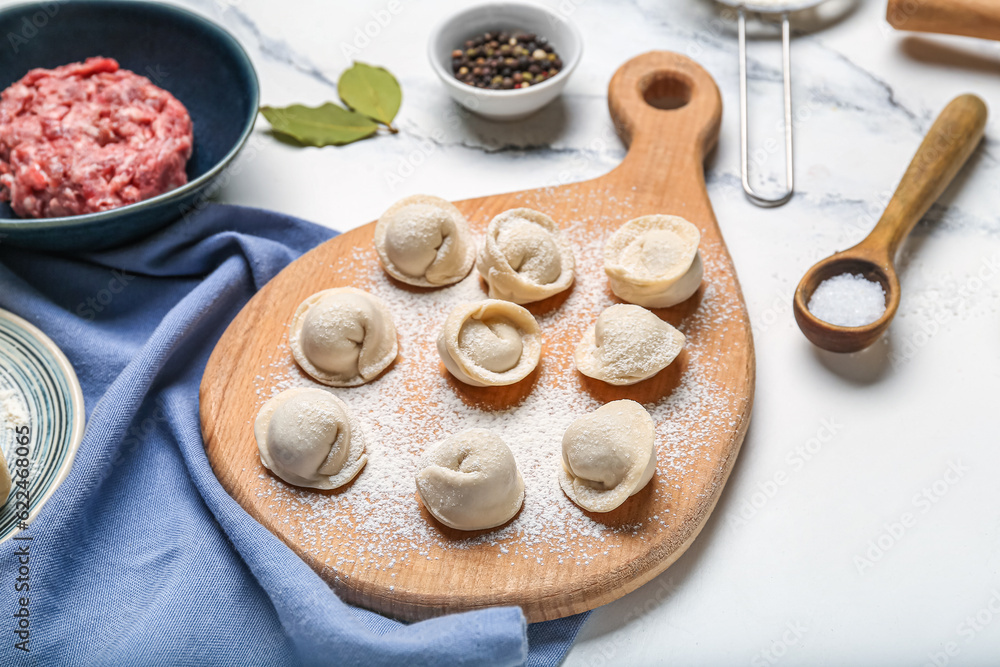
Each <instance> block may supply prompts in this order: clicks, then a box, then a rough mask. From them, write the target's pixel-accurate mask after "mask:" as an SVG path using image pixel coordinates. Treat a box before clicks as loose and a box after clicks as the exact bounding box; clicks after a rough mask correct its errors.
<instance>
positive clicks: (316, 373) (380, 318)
mask: <svg viewBox="0 0 1000 667" xmlns="http://www.w3.org/2000/svg"><path fill="white" fill-rule="evenodd" d="M289 342H290V344H291V347H292V355H293V356H294V357H295V361H297V362H298V364H299V366H301V367H302V370H304V371H305V372H306V373H308V374H309V375H311V376H312V377H313V379H315V380H317V381H319V382H322V383H323V384H328V385H331V386H334V387H354V386H357V385H359V384H364V383H365V382H368V381H369V380H372V379H374V378H375V377H376V376H377V375H378V374H379V373H381V372H382V371H383V370H385V369H386V367H387V366H388V365H389V364H391V363H392V360H393V359H395V358H396V353H397V352H398V351H399V347H398V344H397V342H396V326H395V325H394V324H393V323H392V316H391V315H390V314H389V310H388V309H387V308H386V307H385V305H384V304H383V303H382V302H381V301H379V300H378V298H376V297H375V296H373V295H371V294H369V293H368V292H365V291H364V290H359V289H354V288H353V287H335V288H333V289H328V290H323V291H322V292H316V293H315V294H313V295H312V296H310V297H309V298H308V299H306V300H305V301H303V302H302V303H301V304H299V307H298V309H297V310H296V311H295V315H294V316H293V317H292V324H291V332H290V333H289Z"/></svg>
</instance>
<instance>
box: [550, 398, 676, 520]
mask: <svg viewBox="0 0 1000 667" xmlns="http://www.w3.org/2000/svg"><path fill="white" fill-rule="evenodd" d="M654 435H655V434H654V428H653V419H652V417H650V416H649V413H648V412H646V409H645V408H643V407H642V406H641V405H639V404H638V403H636V402H635V401H629V400H622V401H612V402H611V403H608V404H607V405H605V406H602V407H600V408H598V409H597V410H595V411H594V412H591V413H590V414H589V415H584V416H583V417H580V418H579V419H577V420H576V421H574V422H573V423H572V424H570V425H569V428H568V429H566V433H565V434H564V435H563V442H562V463H563V469H562V471H561V472H560V473H559V485H560V486H561V487H562V490H563V491H564V492H565V493H566V495H567V496H569V499H570V500H572V501H573V502H574V503H576V504H577V505H579V506H580V507H582V508H583V509H585V510H590V511H591V512H610V511H611V510H613V509H615V508H616V507H618V506H619V505H621V504H622V503H624V502H625V501H626V500H628V498H629V496H633V495H635V494H636V493H638V492H639V491H640V490H641V489H642V488H643V487H644V486H646V484H648V483H649V480H650V479H652V478H653V472H654V471H655V470H656V447H655V446H654Z"/></svg>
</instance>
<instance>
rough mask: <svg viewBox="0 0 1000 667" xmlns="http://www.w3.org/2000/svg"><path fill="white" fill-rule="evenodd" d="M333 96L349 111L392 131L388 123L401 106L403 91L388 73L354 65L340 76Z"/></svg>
mask: <svg viewBox="0 0 1000 667" xmlns="http://www.w3.org/2000/svg"><path fill="white" fill-rule="evenodd" d="M337 93H338V94H339V95H340V99H341V100H342V101H343V102H344V104H346V105H347V106H348V107H350V108H351V109H354V110H355V111H357V112H359V113H363V114H364V115H366V116H368V117H369V118H373V119H375V120H377V121H378V122H380V123H382V124H384V125H386V126H388V127H389V129H390V130H392V131H393V132H395V131H396V130H395V129H394V128H393V127H392V119H393V118H395V117H396V114H397V113H398V112H399V105H400V104H402V102H403V91H402V89H401V88H400V87H399V82H398V81H396V77H394V76H393V75H392V74H390V73H389V71H388V70H385V69H383V68H381V67H373V66H372V65H366V64H364V63H358V62H356V63H354V65H352V66H351V68H350V69H348V70H347V71H345V72H344V73H343V74H341V75H340V80H339V81H337Z"/></svg>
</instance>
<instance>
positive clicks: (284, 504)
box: [248, 222, 744, 576]
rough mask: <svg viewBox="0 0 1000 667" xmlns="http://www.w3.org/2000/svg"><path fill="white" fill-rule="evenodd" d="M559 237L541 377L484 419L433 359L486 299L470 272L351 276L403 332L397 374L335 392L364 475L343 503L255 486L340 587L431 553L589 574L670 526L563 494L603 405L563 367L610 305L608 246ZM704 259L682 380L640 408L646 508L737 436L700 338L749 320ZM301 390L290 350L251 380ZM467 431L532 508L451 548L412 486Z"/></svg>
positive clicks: (732, 404)
mask: <svg viewBox="0 0 1000 667" xmlns="http://www.w3.org/2000/svg"><path fill="white" fill-rule="evenodd" d="M564 232H565V233H567V234H568V236H569V238H570V240H571V242H572V244H573V248H574V252H575V254H576V259H577V268H576V272H577V280H576V283H575V285H574V287H573V288H572V291H571V293H570V295H569V297H568V298H567V299H566V301H565V302H564V303H563V304H562V305H561V306H559V307H558V308H556V309H555V310H554V311H552V312H548V313H544V314H540V315H538V316H537V319H538V323H539V325H540V326H541V329H542V336H543V339H544V348H543V352H542V361H541V371H540V374H539V376H538V378H537V380H536V381H535V382H534V385H533V386H532V388H531V390H530V392H528V393H527V395H526V396H525V397H524V398H523V399H522V400H521V402H520V403H519V404H517V405H515V406H508V407H505V408H502V409H490V408H488V407H484V406H482V405H480V404H477V403H476V402H475V401H473V400H469V398H468V395H466V396H465V397H464V399H463V397H462V396H461V395H460V392H461V388H456V385H455V383H454V380H449V379H448V378H447V377H446V374H445V373H444V372H443V371H442V370H441V362H440V359H439V357H438V353H437V349H436V347H435V341H436V340H437V336H438V333H439V331H440V329H441V326H442V324H443V323H444V320H445V318H446V317H447V315H448V313H449V312H450V310H451V309H452V308H453V307H454V306H455V305H457V304H459V303H465V302H470V301H477V300H481V299H484V298H486V295H485V293H484V289H483V287H482V285H481V283H480V278H479V274H478V273H477V272H476V271H475V269H473V271H472V273H471V274H470V275H469V276H468V277H466V278H465V279H464V280H462V281H461V282H460V283H458V284H456V285H453V286H451V287H448V288H444V289H438V290H434V291H424V292H420V293H415V292H411V291H407V290H404V289H401V288H399V287H397V286H396V285H395V284H394V283H393V282H392V281H391V280H390V279H388V278H387V277H386V276H385V274H384V272H383V271H382V269H381V267H380V266H379V264H378V261H377V259H376V258H375V256H374V253H373V252H372V251H371V249H369V248H357V249H356V250H355V251H354V252H355V255H354V257H353V258H352V262H354V265H355V266H362V267H368V268H366V269H365V270H364V275H365V278H364V282H363V283H362V284H354V285H353V286H354V287H358V288H361V289H364V290H367V291H369V292H371V293H373V294H375V295H376V296H378V297H379V298H380V299H382V300H383V301H384V302H385V304H386V305H387V306H388V308H389V310H390V311H391V312H392V314H393V318H394V321H395V323H396V326H397V329H398V331H399V346H400V356H399V358H398V359H397V361H396V363H395V364H394V365H393V366H392V367H391V368H390V369H389V371H388V372H386V373H385V374H384V375H382V376H381V377H380V378H378V379H376V380H375V381H374V382H371V383H369V384H366V385H363V386H361V387H355V388H350V389H336V390H334V391H335V392H336V395H337V396H338V397H340V398H341V399H342V400H343V401H344V402H345V403H347V405H348V406H349V407H350V408H351V409H352V410H353V411H354V412H355V414H356V415H357V416H358V417H359V419H360V420H361V422H362V424H363V426H364V428H365V430H366V433H367V438H366V442H367V448H368V464H367V466H366V467H365V469H364V470H363V471H362V472H361V474H360V475H359V476H358V478H357V480H356V481H355V482H354V483H353V484H352V485H351V486H349V487H348V488H347V490H346V491H343V492H341V493H337V494H323V493H316V492H313V491H309V490H305V489H298V488H295V487H292V486H289V485H287V484H284V483H283V482H281V481H280V480H278V479H277V478H275V477H273V476H272V475H268V474H261V475H260V479H261V485H260V486H259V487H258V489H259V490H258V494H259V497H260V499H262V500H264V501H265V502H266V503H268V504H269V505H271V508H272V510H274V511H275V513H276V514H279V513H283V514H284V515H285V516H287V517H294V518H290V519H286V521H295V522H299V523H301V532H302V537H303V541H304V543H305V545H306V546H307V548H308V547H312V550H313V552H314V553H318V552H327V553H330V554H333V555H332V556H331V557H330V559H328V560H327V561H326V563H325V566H326V567H328V568H332V569H334V570H335V571H336V572H338V576H340V574H339V573H342V572H343V571H344V570H345V569H351V570H357V569H358V568H362V569H367V568H376V569H381V568H386V569H388V570H394V569H397V568H400V567H404V566H406V565H407V564H408V563H410V564H412V563H413V561H414V560H420V559H429V558H431V555H430V554H431V551H432V547H435V549H434V551H436V548H443V549H446V550H451V549H468V548H471V547H476V548H483V547H486V548H491V549H493V550H495V552H496V555H497V558H498V559H502V560H501V562H502V563H503V564H507V563H508V562H509V563H510V564H511V565H513V564H514V563H515V562H523V560H524V559H531V560H533V561H536V562H538V563H540V564H544V563H547V562H553V561H554V562H558V563H576V564H581V565H583V564H589V563H591V562H592V561H594V560H595V559H600V558H602V557H603V556H606V555H607V554H608V552H609V549H611V548H614V546H613V544H612V543H613V542H615V540H607V539H606V538H608V537H609V536H610V535H611V534H613V533H623V532H624V533H627V534H628V535H629V536H634V537H635V538H636V539H647V538H648V536H649V535H650V534H652V533H653V532H655V531H657V530H662V529H663V528H664V527H669V526H670V525H671V521H672V517H671V516H670V515H669V513H665V512H659V513H655V514H651V515H650V516H645V517H644V518H643V519H642V520H641V521H640V522H639V523H637V524H635V525H626V526H622V525H608V524H605V523H601V522H598V521H595V520H593V519H591V518H589V517H588V516H586V515H585V514H584V513H583V511H582V510H580V509H579V508H578V507H577V506H576V505H574V504H573V503H572V502H571V501H570V500H569V499H568V498H566V496H565V495H564V494H563V492H562V490H561V489H560V487H559V483H558V472H559V470H560V467H561V463H560V457H561V443H562V437H563V433H564V431H565V430H566V428H567V427H568V426H569V424H570V423H571V422H572V421H573V420H574V419H576V418H577V417H580V416H581V415H584V414H587V413H589V412H591V411H593V410H595V409H597V408H598V407H600V406H601V402H600V401H598V400H596V399H595V398H594V397H593V396H591V395H590V394H589V393H588V392H587V391H585V390H584V388H583V385H582V384H581V376H580V374H579V373H578V372H577V371H576V369H575V367H574V366H573V364H572V361H567V360H572V358H573V351H574V348H575V346H576V344H577V342H578V341H579V339H580V337H581V336H582V334H583V332H584V331H585V330H586V329H587V328H588V327H589V326H591V325H593V323H594V321H595V320H596V318H597V316H598V315H599V314H600V313H601V311H602V310H604V309H605V308H606V307H608V306H610V305H612V304H613V303H614V301H613V300H612V298H611V295H610V293H609V291H608V290H607V281H606V278H605V275H604V271H603V263H602V261H603V260H602V248H603V243H604V239H603V238H597V239H595V238H593V234H592V233H591V234H587V233H586V229H585V227H584V226H583V225H582V224H580V223H579V222H578V223H575V224H573V225H571V226H569V227H568V228H565V229H564ZM588 237H589V238H588ZM702 252H703V255H704V258H705V283H704V287H703V294H702V296H701V299H700V302H699V303H698V306H697V308H695V309H693V311H691V312H689V313H688V314H687V315H686V316H685V317H683V319H680V318H678V320H679V321H673V320H672V321H671V323H672V324H673V325H675V326H677V327H678V328H679V329H680V330H681V331H682V332H683V333H684V334H685V335H687V337H688V344H687V348H686V350H687V351H686V354H687V365H686V368H685V370H684V373H683V376H682V377H681V379H680V383H679V385H678V386H677V387H676V388H675V389H674V390H673V391H672V392H671V393H670V394H669V395H667V396H665V397H662V398H660V399H659V400H657V401H656V402H655V403H648V404H646V405H645V407H646V408H647V409H648V410H649V412H650V414H651V415H652V417H653V420H654V422H655V424H656V433H657V442H656V445H657V452H658V469H657V475H656V476H655V477H654V479H653V482H652V483H651V484H652V485H653V487H654V488H653V490H652V498H662V497H663V496H664V495H665V496H666V497H668V498H670V497H671V494H680V493H682V491H681V488H682V487H681V486H680V485H679V484H677V483H676V482H675V481H673V480H674V479H676V478H677V477H678V476H679V475H682V474H684V473H685V471H689V470H690V469H691V468H692V466H693V465H694V464H695V462H698V463H701V464H704V462H705V461H706V460H711V452H710V451H709V447H710V446H711V445H710V444H706V443H712V442H713V441H718V440H719V437H720V436H719V434H720V433H731V432H732V431H734V430H735V429H736V428H737V426H738V425H739V420H740V415H739V412H740V410H741V409H742V407H743V403H742V399H741V398H737V397H735V396H734V395H733V393H732V391H731V390H730V389H729V388H727V387H725V386H720V385H719V384H718V383H717V382H715V380H714V377H715V373H714V372H710V370H712V369H715V370H717V369H718V368H719V366H720V365H724V364H725V363H726V359H725V355H724V352H718V351H716V350H714V349H706V348H705V347H704V346H705V344H706V342H705V339H706V338H707V336H706V334H705V332H706V331H710V330H714V331H715V333H716V334H718V333H720V331H721V332H722V333H724V332H725V331H727V330H728V326H729V323H730V322H734V321H738V320H739V319H740V318H742V317H744V315H743V311H742V308H741V307H740V305H739V304H738V301H737V300H736V299H734V298H733V297H730V296H727V295H726V294H727V292H726V291H725V290H718V289H716V287H715V286H714V284H713V280H716V281H719V280H726V281H729V280H731V278H730V277H729V276H728V275H727V274H726V273H725V271H724V268H725V267H723V266H722V265H721V263H718V262H717V260H715V259H714V258H716V257H718V256H719V255H720V254H721V249H718V248H711V247H706V244H705V243H703V247H702ZM331 269H335V267H331ZM563 334H565V335H563ZM299 386H319V385H315V384H314V383H313V382H312V381H311V380H310V379H308V378H307V377H305V376H304V375H303V374H302V373H301V372H300V371H299V370H298V369H297V367H296V366H295V363H294V361H293V360H292V357H291V354H290V352H289V349H288V347H287V340H285V341H284V342H283V343H282V345H281V346H280V347H279V349H276V350H275V351H274V354H273V355H272V357H271V360H270V362H269V363H267V364H265V365H264V366H263V367H262V368H261V370H260V374H259V375H258V376H257V378H256V386H255V389H256V391H257V396H258V400H259V404H260V405H262V404H263V403H264V401H266V400H267V399H269V398H271V397H272V396H273V395H275V394H277V393H278V392H280V391H282V390H284V389H288V388H290V387H299ZM415 391H420V395H419V397H418V398H416V399H408V397H409V396H413V394H414V392H415ZM486 391H488V390H486ZM248 427H249V425H248ZM471 428H485V429H490V430H493V431H495V432H497V433H499V434H500V435H501V437H503V439H504V440H505V441H506V442H507V444H508V445H509V446H510V448H511V450H512V451H513V452H514V456H515V458H516V459H517V463H518V466H519V468H520V470H521V472H522V474H523V476H524V481H525V499H524V507H523V509H522V511H521V512H520V513H519V514H518V515H517V516H516V517H515V519H514V520H513V521H511V522H510V523H508V524H506V525H505V526H503V527H502V528H500V529H498V530H493V531H489V532H486V533H483V534H480V533H474V534H473V535H472V536H470V537H467V538H465V539H453V538H450V537H446V536H444V535H443V533H442V532H441V530H440V529H439V528H438V527H437V526H435V525H433V524H431V523H430V522H429V521H428V520H427V519H426V518H425V517H424V515H422V514H421V509H420V507H419V505H418V503H417V500H416V496H415V494H416V485H415V481H414V475H415V474H416V472H417V465H418V461H419V458H420V455H421V454H422V452H423V451H424V449H425V448H426V447H428V446H429V445H431V444H433V443H434V442H437V441H438V440H441V439H443V438H445V437H446V436H448V435H451V434H454V433H457V432H459V431H462V430H466V429H471ZM714 492H715V489H708V490H706V491H705V492H704V493H706V494H710V493H714ZM348 565H349V567H347V566H348ZM391 576H395V574H392V575H391Z"/></svg>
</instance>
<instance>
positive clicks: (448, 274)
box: [375, 195, 476, 287]
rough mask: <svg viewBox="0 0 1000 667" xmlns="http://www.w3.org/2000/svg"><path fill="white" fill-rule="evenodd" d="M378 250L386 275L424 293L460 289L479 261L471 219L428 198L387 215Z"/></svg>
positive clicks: (379, 227) (378, 227) (378, 230)
mask: <svg viewBox="0 0 1000 667" xmlns="http://www.w3.org/2000/svg"><path fill="white" fill-rule="evenodd" d="M375 250H376V251H377V252H378V258H379V260H380V261H381V262H382V267H383V268H384V269H385V271H386V273H388V274H389V275H390V276H392V277H393V278H395V279H397V280H401V281H402V282H404V283H408V284H410V285H417V286H419V287H440V286H441V285H451V284H452V283H457V282H458V281H460V280H461V279H462V278H464V277H465V276H467V275H468V274H469V271H470V270H472V264H473V262H474V261H475V259H476V248H475V245H474V244H473V242H472V236H471V234H470V233H469V223H468V221H466V219H465V216H463V215H462V213H461V211H459V210H458V209H457V208H455V207H454V206H453V205H452V204H451V202H448V201H445V200H444V199H441V198H440V197H431V196H428V195H413V196H412V197H406V198H405V199H401V200H400V201H398V202H396V203H395V204H393V205H392V206H390V207H389V210H388V211H386V212H385V213H383V214H382V217H381V218H379V219H378V222H377V223H376V224H375Z"/></svg>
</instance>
